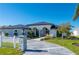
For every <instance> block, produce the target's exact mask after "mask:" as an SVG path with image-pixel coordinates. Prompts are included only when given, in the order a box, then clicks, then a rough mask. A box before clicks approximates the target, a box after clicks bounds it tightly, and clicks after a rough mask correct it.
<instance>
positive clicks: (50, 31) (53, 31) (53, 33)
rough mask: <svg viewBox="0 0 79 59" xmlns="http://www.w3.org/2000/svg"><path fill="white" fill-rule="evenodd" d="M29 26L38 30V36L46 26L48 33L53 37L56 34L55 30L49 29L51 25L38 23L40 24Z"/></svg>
mask: <svg viewBox="0 0 79 59" xmlns="http://www.w3.org/2000/svg"><path fill="white" fill-rule="evenodd" d="M29 28H31V29H33V28H37V29H38V30H39V37H40V36H41V35H42V30H43V28H47V29H48V30H49V34H50V35H51V36H53V37H56V36H57V30H56V29H51V25H40V26H29Z"/></svg>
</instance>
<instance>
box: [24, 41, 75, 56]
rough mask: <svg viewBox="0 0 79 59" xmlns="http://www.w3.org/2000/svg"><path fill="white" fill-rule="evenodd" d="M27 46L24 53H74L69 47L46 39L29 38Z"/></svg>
mask: <svg viewBox="0 0 79 59" xmlns="http://www.w3.org/2000/svg"><path fill="white" fill-rule="evenodd" d="M27 46H28V47H27V51H26V52H25V53H24V55H74V53H73V52H71V51H70V50H68V49H67V48H64V47H62V46H59V45H56V44H51V43H48V42H45V41H37V40H28V41H27Z"/></svg>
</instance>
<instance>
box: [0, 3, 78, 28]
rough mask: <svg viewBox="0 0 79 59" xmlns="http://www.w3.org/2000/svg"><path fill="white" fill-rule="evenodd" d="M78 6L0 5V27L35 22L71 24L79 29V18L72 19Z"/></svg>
mask: <svg viewBox="0 0 79 59" xmlns="http://www.w3.org/2000/svg"><path fill="white" fill-rule="evenodd" d="M76 5H77V4H68V3H65V4H64V3H63V4H61V3H59V4H56V3H51V4H50V3H49V4H38V3H37V4H34V3H32V4H29V3H25V4H11V3H10V4H0V25H16V24H29V23H35V22H42V21H45V22H50V23H54V24H56V25H58V24H62V23H66V22H70V23H71V25H74V26H76V27H79V18H78V20H77V21H73V19H72V17H73V15H74V11H75V8H76Z"/></svg>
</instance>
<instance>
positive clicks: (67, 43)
mask: <svg viewBox="0 0 79 59" xmlns="http://www.w3.org/2000/svg"><path fill="white" fill-rule="evenodd" d="M46 41H47V42H50V43H55V44H58V45H61V46H64V47H66V48H68V49H70V50H71V51H73V52H74V53H75V54H77V55H79V46H75V45H72V43H79V40H68V39H62V38H53V39H49V40H46Z"/></svg>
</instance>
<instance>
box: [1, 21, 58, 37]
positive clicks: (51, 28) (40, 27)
mask: <svg viewBox="0 0 79 59" xmlns="http://www.w3.org/2000/svg"><path fill="white" fill-rule="evenodd" d="M30 30H31V31H33V33H34V35H35V36H36V35H38V36H39V37H42V36H45V35H47V34H50V35H51V36H53V37H56V36H57V25H54V24H52V23H48V22H37V23H33V24H27V25H21V24H19V25H14V26H11V25H10V26H1V27H0V31H1V32H3V33H4V34H5V33H8V34H9V35H10V36H13V35H14V32H17V33H18V35H21V34H23V33H25V34H27V35H28V32H29V31H30Z"/></svg>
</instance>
